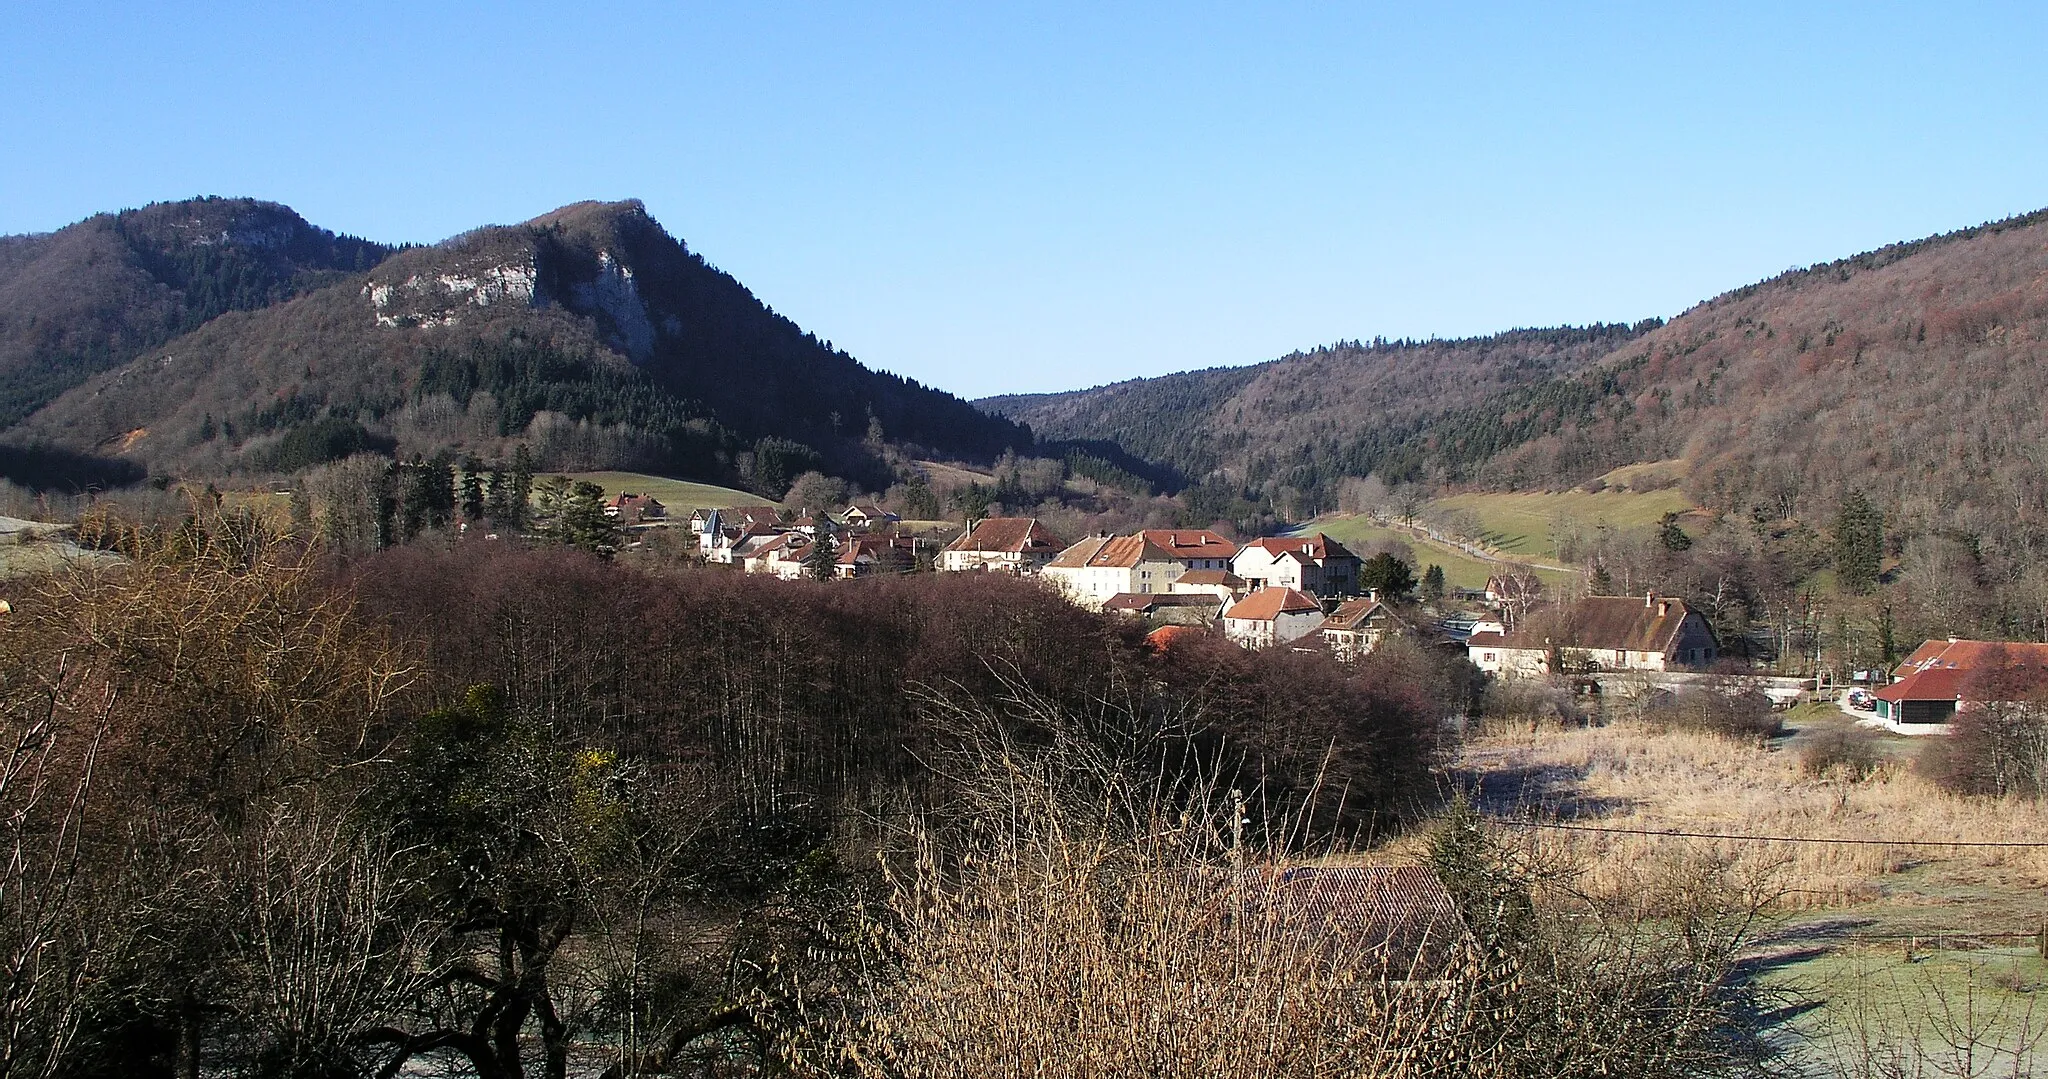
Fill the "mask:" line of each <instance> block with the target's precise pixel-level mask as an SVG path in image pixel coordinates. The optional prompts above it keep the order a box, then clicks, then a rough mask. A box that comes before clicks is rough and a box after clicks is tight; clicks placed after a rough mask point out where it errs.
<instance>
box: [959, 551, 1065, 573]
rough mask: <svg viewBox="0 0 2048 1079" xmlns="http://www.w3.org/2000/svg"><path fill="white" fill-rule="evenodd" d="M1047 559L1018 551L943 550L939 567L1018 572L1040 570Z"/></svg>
mask: <svg viewBox="0 0 2048 1079" xmlns="http://www.w3.org/2000/svg"><path fill="white" fill-rule="evenodd" d="M1045 562H1046V560H1045V559H1044V558H1040V557H1038V556H1036V555H1032V556H1026V555H1023V554H1020V553H1018V552H1016V551H941V552H939V569H940V570H941V571H943V572H946V573H1016V574H1030V573H1036V572H1038V568H1039V567H1040V566H1043V565H1045Z"/></svg>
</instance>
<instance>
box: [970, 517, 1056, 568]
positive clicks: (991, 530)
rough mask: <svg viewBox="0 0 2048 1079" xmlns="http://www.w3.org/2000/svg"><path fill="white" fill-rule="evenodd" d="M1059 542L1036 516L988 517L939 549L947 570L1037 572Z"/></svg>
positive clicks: (1048, 559) (1050, 558)
mask: <svg viewBox="0 0 2048 1079" xmlns="http://www.w3.org/2000/svg"><path fill="white" fill-rule="evenodd" d="M1063 546H1064V544H1062V543H1060V541H1059V539H1058V538H1057V537H1055V536H1054V535H1053V534H1052V533H1051V532H1050V531H1048V530H1047V529H1046V527H1045V526H1044V525H1042V524H1039V523H1038V519H1037V518H1035V517H988V518H984V519H982V520H979V521H976V522H974V523H973V524H972V525H970V526H968V529H967V531H966V532H964V533H962V534H961V536H960V538H959V539H956V540H954V541H953V542H951V543H949V544H947V545H946V549H945V550H943V551H940V552H939V569H940V570H942V571H944V572H947V573H977V572H978V573H1009V574H1014V575H1016V576H1019V577H1024V576H1030V575H1033V574H1036V573H1037V572H1038V571H1039V570H1040V569H1041V568H1043V567H1044V566H1045V564H1046V563H1047V562H1050V561H1052V560H1053V557H1054V556H1055V555H1057V554H1059V552H1060V548H1061V547H1063Z"/></svg>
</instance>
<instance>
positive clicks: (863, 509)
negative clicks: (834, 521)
mask: <svg viewBox="0 0 2048 1079" xmlns="http://www.w3.org/2000/svg"><path fill="white" fill-rule="evenodd" d="M840 519H841V520H843V521H845V522H846V524H847V527H849V528H880V527H882V526H883V525H890V524H895V523H896V522H898V521H901V520H902V519H903V518H901V517H898V516H897V515H895V514H893V513H890V512H889V511H888V510H885V509H883V508H881V507H880V506H877V505H875V504H874V503H872V502H856V503H854V504H853V505H851V506H848V507H846V512H845V513H843V514H841V515H840Z"/></svg>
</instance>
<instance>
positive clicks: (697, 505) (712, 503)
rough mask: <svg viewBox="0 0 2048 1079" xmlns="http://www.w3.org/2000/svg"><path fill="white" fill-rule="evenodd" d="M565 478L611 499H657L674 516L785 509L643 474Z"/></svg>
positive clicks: (700, 485)
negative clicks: (737, 508) (596, 488)
mask: <svg viewBox="0 0 2048 1079" xmlns="http://www.w3.org/2000/svg"><path fill="white" fill-rule="evenodd" d="M563 475H566V476H567V477H568V478H569V479H572V480H589V481H590V482H591V483H594V484H597V485H598V486H599V487H602V488H604V493H605V494H606V495H607V496H609V495H615V494H618V493H619V492H621V491H631V492H633V493H634V494H645V495H653V496H654V497H655V499H656V500H657V501H659V502H660V503H661V504H662V505H663V506H665V507H667V508H668V511H669V512H670V513H672V514H675V513H680V514H684V515H687V514H688V513H689V512H690V511H691V510H700V509H724V508H726V507H728V506H777V507H780V505H781V503H779V502H777V501H775V500H774V499H772V498H768V497H766V496H763V495H757V494H753V493H752V492H749V491H736V490H734V489H732V488H730V487H715V486H713V485H711V484H708V483H692V482H690V481H689V480H672V479H667V478H665V477H662V476H650V475H647V474H645V473H641V472H568V473H563Z"/></svg>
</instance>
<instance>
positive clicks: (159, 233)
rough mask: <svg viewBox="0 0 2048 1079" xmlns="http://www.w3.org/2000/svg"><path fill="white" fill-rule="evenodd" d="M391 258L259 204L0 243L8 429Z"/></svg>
mask: <svg viewBox="0 0 2048 1079" xmlns="http://www.w3.org/2000/svg"><path fill="white" fill-rule="evenodd" d="M389 253H390V249H389V248H386V247H384V246H383V245H381V244H374V243H370V242H368V241H366V240H358V239H356V238H354V237H350V236H337V235H335V234H334V233H331V232H328V231H326V230H325V229H319V228H315V227H313V226H312V225H309V224H307V223H306V222H305V221H304V220H302V219H301V218H300V217H299V215H297V214H295V213H293V212H292V211H291V210H290V209H288V208H286V207H283V206H279V205H277V204H276V203H270V202H258V201H255V200H253V199H193V200H191V201H187V202H165V203H156V204H153V205H150V206H147V207H144V208H142V209H140V210H124V211H122V212H120V213H113V214H98V215H95V216H93V217H90V218H87V219H86V220H84V221H81V222H79V223H78V224H76V225H72V226H70V227H68V228H64V229H59V230H58V231H56V232H52V233H48V234H44V235H39V236H9V237H5V238H0V429H5V428H6V427H7V426H8V425H9V424H12V423H14V422H16V421H18V420H20V419H21V418H22V417H24V416H26V415H28V414H29V413H31V412H33V411H35V410H36V409H37V408H39V407H41V406H42V405H44V404H47V403H48V402H50V401H51V400H52V399H54V398H55V397H56V396H57V395H58V394H61V393H63V392H64V391H65V390H68V389H70V388H71V387H73V386H76V385H78V384H79V383H80V382H83V381H85V380H86V379H87V378H89V377H91V376H92V375H94V374H97V373H99V372H101V371H104V370H107V369H108V368H111V367H115V366H118V365H120V364H122V363H125V362H127V361H128V360H131V359H133V358H134V357H135V356H136V355H138V354H139V353H141V352H142V351H143V350H145V349H149V348H153V347H155V346H157V345H160V344H162V343H163V342H165V341H168V340H170V339H171V338H173V337H175V336H177V335H179V334H182V333H186V332H189V331H191V330H193V329H196V328H197V327H199V326H200V325H202V324H204V323H205V322H206V321H208V320H209V319H212V318H214V317H216V316H219V315H221V314H223V313H225V312H228V311H246V310H250V309H254V308H258V307H264V306H268V305H270V304H274V303H277V302H279V301H282V300H285V299H288V298H290V297H292V296H295V295H298V294H300V293H303V292H306V291H308V290H310V289H313V288H318V287H320V286H322V285H325V284H329V283H332V282H333V281H335V280H337V279H339V278H340V277H341V276H343V275H344V274H347V273H351V272H355V271H360V270H366V269H369V268H370V267H372V266H375V265H376V264H377V263H379V262H381V261H383V259H384V258H385V256H386V255H388V254H389Z"/></svg>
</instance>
